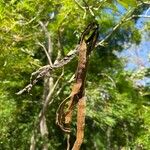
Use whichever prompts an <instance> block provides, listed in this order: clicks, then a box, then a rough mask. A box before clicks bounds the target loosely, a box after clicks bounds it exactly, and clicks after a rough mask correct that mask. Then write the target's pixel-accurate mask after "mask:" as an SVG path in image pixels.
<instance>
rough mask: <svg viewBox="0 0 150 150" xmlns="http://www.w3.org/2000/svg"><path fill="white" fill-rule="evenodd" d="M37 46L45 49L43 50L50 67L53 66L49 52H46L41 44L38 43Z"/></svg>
mask: <svg viewBox="0 0 150 150" xmlns="http://www.w3.org/2000/svg"><path fill="white" fill-rule="evenodd" d="M37 44H38V45H40V46H41V47H42V48H43V50H44V52H45V54H46V56H47V59H48V62H49V64H50V66H52V61H51V58H50V55H49V54H48V51H47V50H46V48H45V46H44V45H43V44H42V43H40V42H38V43H37Z"/></svg>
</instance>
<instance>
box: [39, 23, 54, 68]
mask: <svg viewBox="0 0 150 150" xmlns="http://www.w3.org/2000/svg"><path fill="white" fill-rule="evenodd" d="M39 24H40V25H41V27H42V29H43V30H44V32H45V34H46V36H47V38H48V51H47V53H48V54H49V62H50V64H51V66H52V61H51V55H52V51H53V47H52V41H51V36H50V33H49V31H48V30H47V28H46V26H45V25H44V23H43V22H42V21H39Z"/></svg>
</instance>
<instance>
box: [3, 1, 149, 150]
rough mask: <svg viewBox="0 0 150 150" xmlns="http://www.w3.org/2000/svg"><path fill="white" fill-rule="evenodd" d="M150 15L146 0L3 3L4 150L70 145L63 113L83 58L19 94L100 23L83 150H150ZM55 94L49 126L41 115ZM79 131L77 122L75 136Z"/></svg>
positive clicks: (89, 82) (49, 108)
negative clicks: (59, 110)
mask: <svg viewBox="0 0 150 150" xmlns="http://www.w3.org/2000/svg"><path fill="white" fill-rule="evenodd" d="M149 19H150V2H149V1H146V0H83V1H82V0H61V1H59V0H44V1H43V0H36V1H34V0H1V1H0V46H1V49H0V85H1V86H0V149H2V150H5V149H6V150H13V149H19V150H26V149H32V148H33V147H34V148H36V149H43V150H44V149H45V150H46V149H50V150H53V149H54V150H57V149H58V150H60V149H62V150H63V149H66V135H65V134H64V133H63V132H62V131H61V129H60V128H59V127H58V126H57V125H56V123H55V118H56V110H57V108H58V106H59V104H60V103H61V101H62V100H64V99H65V98H66V97H67V96H68V95H69V94H70V91H71V85H72V84H73V75H74V74H75V70H76V67H77V61H78V57H74V58H73V59H72V60H71V61H70V62H68V63H67V64H66V65H64V66H61V67H59V68H57V69H55V70H53V71H52V72H50V73H48V74H47V75H46V76H42V77H40V78H37V80H36V83H35V84H34V86H33V83H32V86H31V89H29V88H28V89H29V92H28V91H24V92H23V93H21V94H20V93H19V94H17V93H18V92H19V91H20V90H22V89H24V88H25V87H26V86H27V85H28V84H30V83H31V82H32V81H33V79H34V78H36V77H37V76H36V75H37V74H36V71H37V70H38V71H39V70H40V69H41V68H43V66H47V65H48V63H49V59H48V56H50V60H51V62H52V63H53V64H55V63H57V62H58V61H59V60H61V59H63V58H64V57H65V56H66V55H67V54H68V53H69V52H70V51H71V52H72V50H74V49H75V47H76V45H77V44H78V42H79V39H80V36H81V34H82V32H83V31H84V29H85V27H86V26H87V25H88V24H89V23H91V22H93V21H97V22H98V24H99V28H100V29H99V38H98V41H97V46H96V48H95V49H94V50H93V52H92V54H91V56H90V63H89V66H88V73H87V78H86V101H87V108H86V124H85V137H84V142H83V144H82V147H81V149H84V150H99V149H103V150H105V149H106V150H123V149H135V150H139V149H141V150H149V149H150V80H149V77H150V65H149V61H150V50H149V48H148V46H150V40H149V37H150V21H149ZM143 43H144V44H143ZM146 45H147V46H146ZM47 53H48V55H47ZM74 56H75V55H74ZM125 56H127V57H125ZM131 59H132V60H133V61H132V62H131V61H130V60H131ZM143 62H144V63H143ZM134 64H135V65H134ZM126 66H127V67H126ZM40 71H41V70H40ZM47 99H48V102H49V103H48V104H47V106H46V108H47V109H46V112H45V114H44V119H43V120H42V121H43V124H44V126H42V127H41V125H40V122H39V113H40V111H41V109H42V108H43V105H44V102H45V101H46V100H47ZM42 129H43V130H42ZM75 136H76V120H75V119H73V123H72V133H71V141H74V140H75Z"/></svg>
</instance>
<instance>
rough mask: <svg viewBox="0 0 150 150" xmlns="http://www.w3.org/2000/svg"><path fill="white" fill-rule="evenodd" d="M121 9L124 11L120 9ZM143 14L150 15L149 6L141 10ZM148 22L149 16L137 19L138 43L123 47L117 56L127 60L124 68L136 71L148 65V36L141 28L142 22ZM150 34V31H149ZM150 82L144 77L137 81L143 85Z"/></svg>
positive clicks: (149, 44)
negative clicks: (139, 38)
mask: <svg viewBox="0 0 150 150" xmlns="http://www.w3.org/2000/svg"><path fill="white" fill-rule="evenodd" d="M122 11H124V10H123V9H122ZM143 15H148V16H150V8H149V9H147V10H146V11H145V12H143ZM146 22H150V18H140V19H139V20H138V21H137V24H136V27H137V28H138V29H139V30H140V32H141V34H142V40H141V43H140V44H139V45H135V44H133V45H131V46H130V47H128V48H125V49H124V50H123V51H122V52H121V53H120V54H119V56H120V57H122V58H125V59H126V60H127V63H126V66H125V70H128V71H133V72H136V71H137V70H142V69H145V68H148V67H150V37H148V34H147V33H146V32H145V31H144V30H143V27H144V24H145V23H146ZM149 34H150V33H149ZM146 83H150V78H144V79H141V80H139V81H138V84H142V85H145V84H146Z"/></svg>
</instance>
